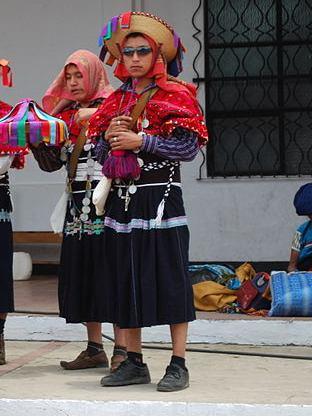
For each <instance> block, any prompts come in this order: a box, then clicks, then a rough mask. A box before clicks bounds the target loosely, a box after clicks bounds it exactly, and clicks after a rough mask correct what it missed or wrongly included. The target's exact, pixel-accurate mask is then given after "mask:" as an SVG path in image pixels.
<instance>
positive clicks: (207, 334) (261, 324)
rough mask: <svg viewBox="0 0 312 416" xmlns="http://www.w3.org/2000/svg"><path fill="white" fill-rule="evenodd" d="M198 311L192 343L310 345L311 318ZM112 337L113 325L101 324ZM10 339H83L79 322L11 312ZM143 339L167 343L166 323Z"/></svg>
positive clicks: (146, 330) (191, 332)
mask: <svg viewBox="0 0 312 416" xmlns="http://www.w3.org/2000/svg"><path fill="white" fill-rule="evenodd" d="M220 315H221V316H220ZM214 316H215V318H213V315H210V314H209V313H206V314H205V315H203V314H201V315H200V314H199V315H198V319H197V320H196V321H194V322H191V323H190V328H189V336H188V342H189V343H192V344H196V343H205V344H220V343H224V344H238V345H245V344H248V345H298V346H312V331H311V327H312V325H311V318H309V319H308V318H285V319H281V318H275V319H272V318H265V319H263V318H258V319H250V318H252V317H249V319H238V318H236V319H227V316H226V315H225V314H214ZM230 316H231V315H230ZM102 327H103V332H104V334H106V335H109V336H112V335H113V331H112V325H110V324H103V326H102ZM6 336H7V338H8V339H10V340H17V341H18V340H26V341H80V340H84V339H86V333H85V328H84V326H83V325H81V324H65V321H64V320H63V319H60V318H58V317H56V316H54V317H53V316H38V315H37V316H31V315H10V316H9V317H8V320H7V324H6ZM143 340H144V341H145V342H170V335H169V330H168V326H166V325H160V326H156V327H152V328H144V329H143Z"/></svg>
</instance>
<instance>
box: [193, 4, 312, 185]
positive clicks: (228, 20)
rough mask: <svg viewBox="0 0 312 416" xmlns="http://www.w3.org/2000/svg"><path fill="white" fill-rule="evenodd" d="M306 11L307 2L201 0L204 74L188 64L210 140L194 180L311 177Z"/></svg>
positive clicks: (311, 87)
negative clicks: (201, 92) (199, 89)
mask: <svg viewBox="0 0 312 416" xmlns="http://www.w3.org/2000/svg"><path fill="white" fill-rule="evenodd" d="M201 3H202V2H201V1H200V2H199V6H198V7H197V9H196V10H195V12H194V16H195V14H197V13H198V9H199V7H201ZM311 13H312V0H261V1H260V0H206V1H205V0H204V1H203V14H204V19H203V24H204V28H203V36H204V51H205V58H204V63H205V74H204V75H205V76H204V78H202V77H199V73H198V71H197V70H196V66H195V60H194V63H193V67H194V70H195V72H196V75H197V78H194V82H196V83H200V82H204V83H205V108H206V120H207V125H208V129H209V133H210V141H209V144H208V145H207V148H206V155H205V156H206V160H205V163H203V164H202V166H201V167H200V172H199V179H202V178H203V177H215V176H223V177H228V176H237V177H239V176H249V177H250V176H255V175H257V176H258V175H260V176H277V175H278V176H280V175H283V176H288V175H292V176H293V175H295V176H301V175H311V173H312V170H311V167H312V140H311V135H312V128H311V127H312V123H311V114H312V82H311V81H312V79H311V78H312V76H311V74H312V69H311V56H312V35H311V33H312V32H311V29H312V23H311V21H310V20H311V19H310V16H311ZM194 16H193V25H194ZM194 28H195V29H196V30H197V32H196V35H197V34H198V30H199V29H198V27H196V26H195V25H194ZM196 39H197V40H198V38H197V37H196ZM198 42H199V43H200V41H199V40H198ZM200 48H201V44H200ZM197 56H198V55H197ZM197 56H196V59H197Z"/></svg>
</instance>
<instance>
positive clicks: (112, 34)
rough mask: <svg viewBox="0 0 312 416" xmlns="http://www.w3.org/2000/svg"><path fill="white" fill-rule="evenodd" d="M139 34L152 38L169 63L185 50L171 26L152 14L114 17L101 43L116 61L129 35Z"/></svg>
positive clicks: (105, 29) (130, 13)
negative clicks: (119, 46) (120, 46)
mask: <svg viewBox="0 0 312 416" xmlns="http://www.w3.org/2000/svg"><path fill="white" fill-rule="evenodd" d="M134 32H139V33H143V34H146V35H148V36H150V37H151V38H152V39H154V40H155V41H156V42H157V43H158V44H159V45H160V47H161V53H162V55H163V56H164V58H165V59H166V61H167V62H168V63H169V62H171V61H173V60H174V59H175V58H176V56H177V54H178V52H179V51H180V49H183V50H184V48H183V45H182V43H181V40H180V38H179V37H178V36H177V34H176V33H175V31H174V30H173V28H172V27H171V26H169V25H168V23H166V22H165V21H164V20H162V19H160V18H159V17H157V16H154V15H153V14H150V13H145V12H126V13H123V14H121V15H119V16H114V17H113V18H112V19H111V20H110V21H109V22H108V24H107V25H106V26H104V28H103V30H102V33H101V36H100V39H99V43H100V45H103V44H104V46H105V47H106V48H107V50H108V52H109V53H110V54H111V56H112V57H113V58H115V59H119V58H120V50H119V48H118V45H121V44H122V43H123V41H124V39H125V37H126V36H127V35H129V34H130V33H134Z"/></svg>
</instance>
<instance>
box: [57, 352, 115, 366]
mask: <svg viewBox="0 0 312 416" xmlns="http://www.w3.org/2000/svg"><path fill="white" fill-rule="evenodd" d="M60 365H61V367H63V368H64V369H65V370H84V369H86V368H96V367H103V368H107V367H108V358H107V356H106V354H105V351H101V352H99V353H98V354H96V355H93V356H92V357H91V356H89V354H88V352H87V351H82V352H81V353H80V354H79V355H78V357H77V358H75V359H74V360H73V361H61V362H60Z"/></svg>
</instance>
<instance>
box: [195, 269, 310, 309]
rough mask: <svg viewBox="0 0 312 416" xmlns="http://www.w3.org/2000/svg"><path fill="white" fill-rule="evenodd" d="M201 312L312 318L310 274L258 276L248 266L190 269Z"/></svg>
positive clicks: (262, 274) (197, 303)
mask: <svg viewBox="0 0 312 416" xmlns="http://www.w3.org/2000/svg"><path fill="white" fill-rule="evenodd" d="M189 272H190V278H191V282H192V285H193V292H194V304H195V307H196V309H197V310H200V311H210V312H211V311H219V312H226V313H247V314H256V315H261V316H312V272H292V273H287V272H285V271H278V272H275V271H272V272H271V273H270V274H268V273H266V272H258V273H256V271H255V270H254V268H253V267H252V265H251V264H250V263H244V264H242V265H241V266H239V267H238V268H237V269H234V268H232V267H231V266H229V265H223V264H202V265H195V266H194V265H192V266H189Z"/></svg>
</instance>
